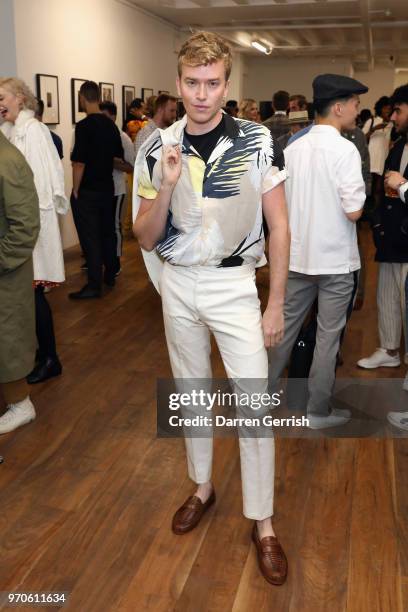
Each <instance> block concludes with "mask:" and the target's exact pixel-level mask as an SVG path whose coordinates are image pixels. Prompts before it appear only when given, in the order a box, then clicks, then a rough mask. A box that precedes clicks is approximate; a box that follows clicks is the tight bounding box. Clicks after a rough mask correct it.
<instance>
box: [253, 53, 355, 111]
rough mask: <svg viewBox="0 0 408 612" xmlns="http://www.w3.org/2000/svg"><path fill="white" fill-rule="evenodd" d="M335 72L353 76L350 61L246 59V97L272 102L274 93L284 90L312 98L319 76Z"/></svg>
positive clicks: (325, 59)
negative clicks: (313, 84) (314, 81)
mask: <svg viewBox="0 0 408 612" xmlns="http://www.w3.org/2000/svg"><path fill="white" fill-rule="evenodd" d="M324 72H335V73H337V74H344V75H347V76H351V72H352V66H351V62H350V60H349V59H345V58H336V61H334V62H333V61H331V60H330V59H327V58H304V59H300V58H285V59H280V58H279V59H274V58H273V57H272V56H271V57H265V56H264V57H253V56H250V57H247V58H246V69H245V73H244V96H245V97H248V98H255V99H256V100H270V99H271V98H272V94H273V92H275V91H277V90H278V89H284V90H286V91H289V92H290V93H293V94H294V93H302V94H304V95H305V96H306V97H307V98H308V99H309V100H310V99H311V98H312V81H313V79H314V77H315V76H316V75H317V74H319V73H324Z"/></svg>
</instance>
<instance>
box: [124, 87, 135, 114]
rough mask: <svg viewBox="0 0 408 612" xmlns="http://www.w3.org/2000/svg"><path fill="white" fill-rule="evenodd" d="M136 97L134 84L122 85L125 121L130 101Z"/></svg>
mask: <svg viewBox="0 0 408 612" xmlns="http://www.w3.org/2000/svg"><path fill="white" fill-rule="evenodd" d="M135 97H136V89H135V88H134V87H133V85H122V113H123V121H125V119H126V117H127V114H128V110H129V106H130V103H131V102H132V100H134V99H135Z"/></svg>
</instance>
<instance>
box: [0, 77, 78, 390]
mask: <svg viewBox="0 0 408 612" xmlns="http://www.w3.org/2000/svg"><path fill="white" fill-rule="evenodd" d="M36 108H37V101H36V98H35V97H34V95H33V93H32V92H31V90H30V89H29V87H28V86H27V85H26V84H25V83H24V82H23V81H21V80H20V79H16V78H3V79H0V115H1V116H2V118H3V119H4V123H3V125H2V126H1V129H2V131H3V133H4V134H5V135H6V136H7V138H8V139H9V140H10V142H11V143H12V144H14V145H15V146H16V147H17V148H18V149H19V150H20V151H21V153H22V154H23V155H24V157H25V159H26V160H27V162H28V164H29V166H30V167H31V170H32V172H33V175H34V183H35V187H36V190H37V194H38V199H39V208H40V223H41V229H40V233H39V236H38V240H37V242H36V245H35V247H34V252H33V265H34V287H35V311H36V331H37V341H38V353H37V357H38V359H37V363H36V365H35V367H34V369H33V371H32V372H31V373H30V374H29V375H28V377H27V381H28V382H29V383H30V384H34V383H39V382H42V381H44V380H46V379H47V378H50V377H51V376H58V375H59V374H61V371H62V366H61V363H60V361H59V359H58V356H57V351H56V344H55V335H54V325H53V319H52V313H51V309H50V306H49V304H48V302H47V299H46V297H45V294H44V289H45V288H46V287H54V286H57V285H59V284H60V283H62V282H63V281H64V280H65V272H64V258H63V252H62V242H61V235H60V230H59V224H58V213H60V214H65V213H66V212H67V211H68V209H69V204H68V200H67V198H66V196H65V192H64V172H63V168H62V164H61V160H60V159H59V157H58V153H57V150H56V148H55V145H54V143H53V141H52V138H51V133H50V131H49V129H48V128H47V126H45V125H44V124H43V123H40V122H39V121H38V120H37V119H35V117H34V112H35V110H36Z"/></svg>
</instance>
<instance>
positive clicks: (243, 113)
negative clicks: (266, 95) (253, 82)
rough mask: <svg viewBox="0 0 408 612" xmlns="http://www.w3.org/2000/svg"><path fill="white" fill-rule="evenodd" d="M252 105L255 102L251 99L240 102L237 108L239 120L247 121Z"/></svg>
mask: <svg viewBox="0 0 408 612" xmlns="http://www.w3.org/2000/svg"><path fill="white" fill-rule="evenodd" d="M253 104H256V100H254V99H253V98H244V99H243V100H241V102H240V103H239V107H238V117H239V118H240V119H249V117H248V112H249V110H250V108H251V106H252V105H253Z"/></svg>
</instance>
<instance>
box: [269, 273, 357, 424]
mask: <svg viewBox="0 0 408 612" xmlns="http://www.w3.org/2000/svg"><path fill="white" fill-rule="evenodd" d="M353 282H354V281H353V272H349V273H347V274H322V275H316V276H312V275H308V274H299V273H298V272H291V271H289V276H288V284H287V289H286V297H285V306H284V316H285V335H284V338H283V340H282V342H281V343H280V344H279V345H278V346H277V347H274V348H271V349H269V388H270V389H274V388H275V387H276V385H277V383H278V380H279V378H280V376H281V374H282V372H283V369H284V368H285V366H286V364H287V362H288V360H289V357H290V354H291V352H292V349H293V346H294V344H295V341H296V338H297V336H298V334H299V332H300V329H301V327H302V323H303V321H304V320H305V317H306V315H307V313H308V311H309V309H310V307H311V306H312V304H313V302H314V300H315V299H316V297H317V298H318V316H317V334H316V347H315V350H314V355H313V363H312V367H311V370H310V374H309V402H308V405H307V413H308V414H317V415H319V416H324V415H327V414H329V400H330V397H331V394H332V390H333V386H334V380H335V368H336V357H337V352H338V349H339V341H340V334H341V332H342V330H343V328H344V326H345V324H346V314H347V307H348V305H349V303H350V300H351V295H352V291H353Z"/></svg>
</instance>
